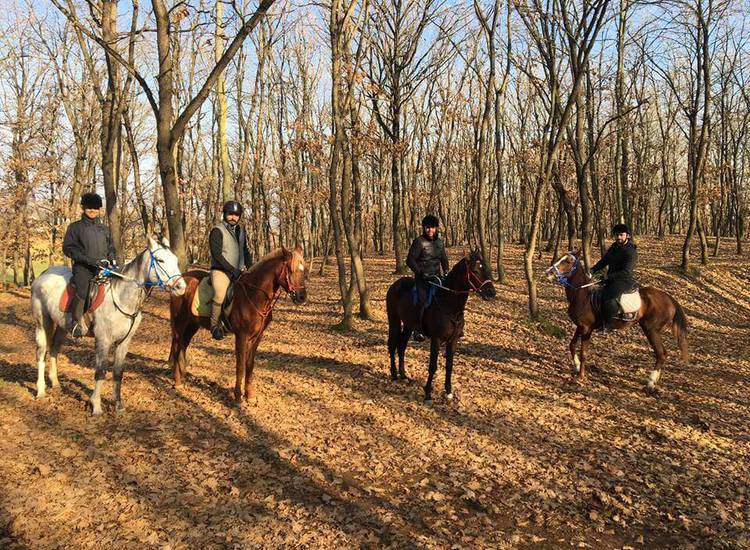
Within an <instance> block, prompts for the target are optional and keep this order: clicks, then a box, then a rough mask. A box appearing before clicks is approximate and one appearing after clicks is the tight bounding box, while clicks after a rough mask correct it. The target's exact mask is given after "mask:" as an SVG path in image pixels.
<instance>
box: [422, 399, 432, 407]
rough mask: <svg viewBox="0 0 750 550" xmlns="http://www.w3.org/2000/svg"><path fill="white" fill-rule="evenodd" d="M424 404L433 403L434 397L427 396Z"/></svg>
mask: <svg viewBox="0 0 750 550" xmlns="http://www.w3.org/2000/svg"><path fill="white" fill-rule="evenodd" d="M424 404H425V405H432V397H425V398H424Z"/></svg>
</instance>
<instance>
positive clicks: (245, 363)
mask: <svg viewBox="0 0 750 550" xmlns="http://www.w3.org/2000/svg"><path fill="white" fill-rule="evenodd" d="M306 275H307V268H306V266H305V260H304V257H303V255H302V249H301V248H300V247H297V248H296V249H295V250H294V251H289V250H286V249H285V248H283V247H282V248H281V249H279V250H276V251H275V252H272V253H271V254H269V255H268V256H266V257H265V258H263V259H262V260H260V261H259V262H258V263H256V264H255V265H253V267H252V268H251V269H250V270H249V271H246V272H245V273H243V274H242V276H240V278H239V279H238V280H237V282H236V283H235V284H234V301H233V304H232V309H231V312H230V313H229V316H228V321H229V324H230V326H231V330H232V332H233V333H234V338H235V355H236V360H237V376H236V379H235V384H234V400H235V402H236V403H237V404H238V405H239V404H240V403H241V402H242V397H243V395H244V398H245V400H247V401H248V402H251V403H252V402H254V401H255V399H256V398H255V387H254V385H253V367H254V364H255V351H256V350H257V349H258V344H260V340H261V338H262V336H263V331H264V330H266V327H267V326H268V324H269V323H270V322H271V317H272V312H273V308H274V306H275V305H276V301H277V300H278V299H279V296H280V295H281V292H282V290H283V291H284V292H286V293H288V294H289V295H290V296H291V298H292V301H293V302H294V303H295V304H301V303H303V302H304V301H305V300H306V299H307V288H306V286H305V277H306ZM207 276H208V273H207V272H205V271H189V272H187V273H185V274H184V276H183V277H184V279H185V282H186V283H187V290H186V291H185V294H183V295H182V296H175V297H173V298H172V300H171V303H170V313H171V324H172V349H171V351H170V353H169V362H170V364H171V365H172V372H173V375H174V382H175V385H177V386H179V385H180V384H181V383H182V378H183V376H184V375H185V371H186V367H187V357H186V352H187V348H188V346H189V345H190V340H192V338H193V336H194V335H195V333H196V332H197V331H198V329H199V328H200V327H203V328H205V329H209V328H210V323H211V321H210V319H209V317H197V316H196V315H194V314H193V311H192V304H193V297H194V296H195V293H196V291H197V289H198V285H199V284H200V282H201V281H202V280H203V278H204V277H207ZM243 383H244V394H243V388H242V385H243Z"/></svg>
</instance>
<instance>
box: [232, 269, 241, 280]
mask: <svg viewBox="0 0 750 550" xmlns="http://www.w3.org/2000/svg"><path fill="white" fill-rule="evenodd" d="M240 275H242V271H240V270H239V269H235V270H234V271H232V273H231V275H230V278H231V279H232V281H236V280H237V279H239V278H240Z"/></svg>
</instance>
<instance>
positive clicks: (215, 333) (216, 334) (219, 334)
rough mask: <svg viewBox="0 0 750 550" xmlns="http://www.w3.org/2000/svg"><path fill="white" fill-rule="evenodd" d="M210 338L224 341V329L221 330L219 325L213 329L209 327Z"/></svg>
mask: <svg viewBox="0 0 750 550" xmlns="http://www.w3.org/2000/svg"><path fill="white" fill-rule="evenodd" d="M211 336H212V337H213V339H214V340H223V339H224V329H222V328H221V325H216V326H214V327H211Z"/></svg>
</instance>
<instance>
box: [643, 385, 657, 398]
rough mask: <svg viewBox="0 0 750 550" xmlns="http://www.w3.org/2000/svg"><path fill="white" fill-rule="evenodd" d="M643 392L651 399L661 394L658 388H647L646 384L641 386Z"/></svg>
mask: <svg viewBox="0 0 750 550" xmlns="http://www.w3.org/2000/svg"><path fill="white" fill-rule="evenodd" d="M643 391H645V392H646V394H647V395H651V396H653V397H656V396H658V395H660V394H661V390H660V389H659V388H657V387H656V386H649V385H648V384H647V385H645V386H643Z"/></svg>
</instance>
